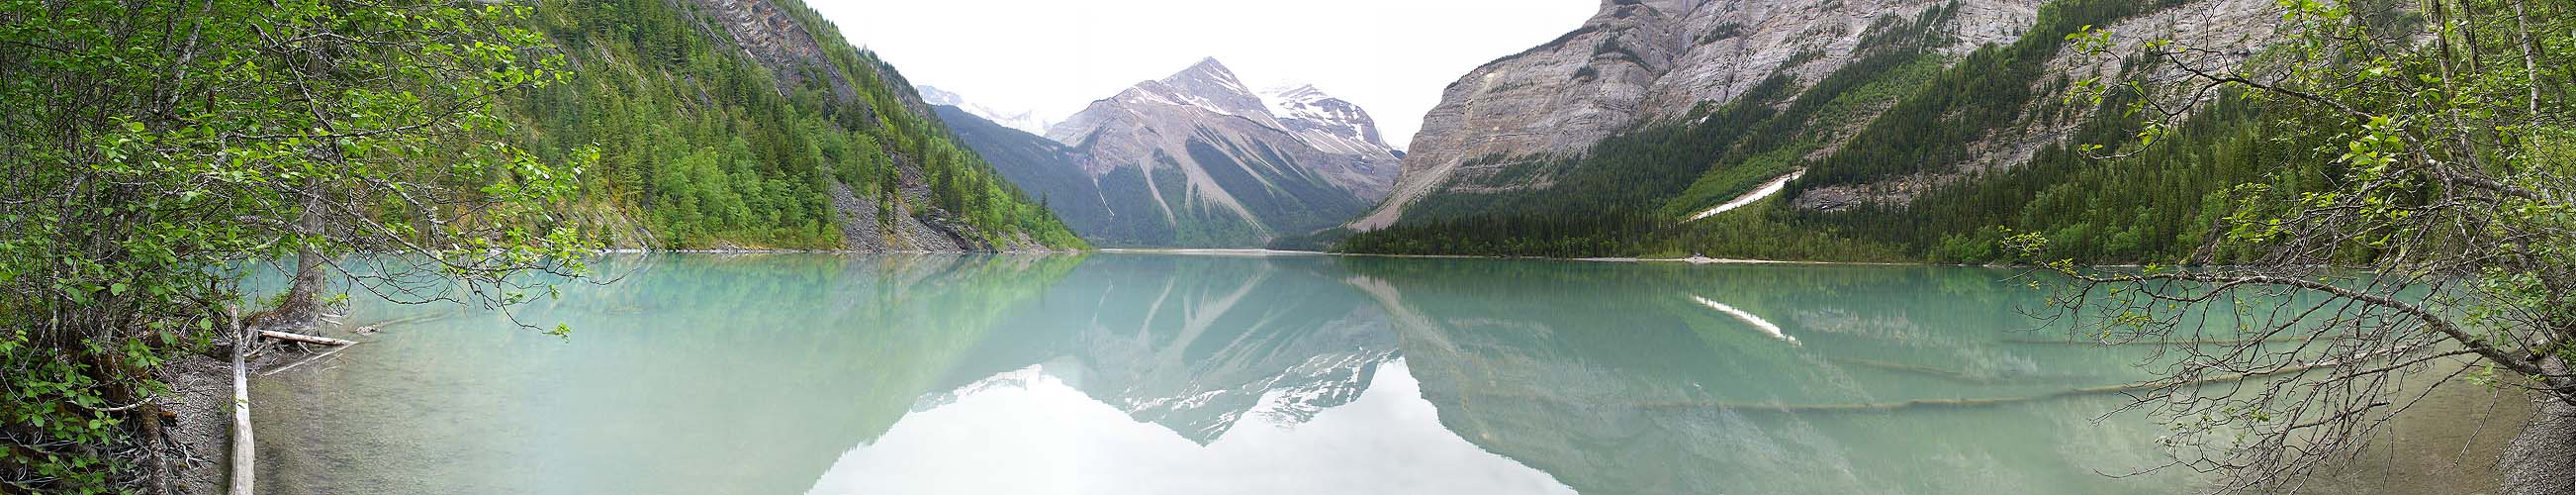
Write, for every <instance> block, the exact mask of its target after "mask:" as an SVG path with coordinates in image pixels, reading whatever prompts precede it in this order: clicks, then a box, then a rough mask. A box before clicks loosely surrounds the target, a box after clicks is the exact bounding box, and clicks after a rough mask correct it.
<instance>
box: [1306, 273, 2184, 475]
mask: <svg viewBox="0 0 2576 495" xmlns="http://www.w3.org/2000/svg"><path fill="white" fill-rule="evenodd" d="M1345 266H1349V267H1351V269H1352V271H1353V272H1355V273H1356V274H1357V275H1356V276H1354V277H1351V282H1352V285H1354V286H1356V287H1360V288H1361V289H1362V290H1363V291H1365V292H1368V293H1370V294H1372V295H1373V296H1374V297H1376V298H1377V299H1378V301H1379V302H1380V303H1382V304H1384V305H1385V306H1386V307H1387V308H1388V309H1389V311H1390V313H1391V314H1393V315H1395V317H1394V318H1393V320H1394V321H1396V322H1398V332H1399V333H1400V334H1402V335H1403V345H1404V350H1405V354H1406V356H1407V360H1408V362H1409V363H1411V367H1412V369H1413V371H1414V375H1415V376H1416V377H1418V378H1420V379H1421V380H1422V382H1423V389H1424V395H1425V396H1426V397H1427V398H1430V399H1431V400H1432V401H1433V402H1434V403H1435V404H1438V405H1439V406H1440V410H1441V419H1442V422H1443V423H1444V424H1447V425H1449V426H1450V427H1451V428H1453V429H1455V430H1457V431H1458V432H1459V433H1460V434H1461V435H1462V436H1464V437H1466V438H1468V439H1470V440H1472V441H1475V442H1476V443H1478V444H1480V445H1483V446H1485V447H1486V448H1488V449H1490V450H1492V451H1494V452H1496V453H1500V454H1503V455H1505V456H1507V457H1511V458H1514V459H1517V460H1520V461H1522V462H1525V463H1528V464H1530V465H1532V466H1534V467H1538V468H1540V469H1542V470H1545V471H1548V472H1549V473H1551V474H1554V475H1556V476H1557V477H1558V478H1559V479H1560V480H1563V481H1565V482H1567V483H1568V484H1570V485H1572V486H1574V487H1576V488H1577V489H1578V490H1584V491H1587V492H1608V493H1691V492H1711V491H1718V490H1724V491H1742V492H1750V493H2057V492H2084V493H2121V492H2126V491H2142V492H2158V493H2160V492H2165V491H2169V490H2162V489H2159V488H2163V486H2161V485H2163V484H2165V483H2170V482H2171V480H2169V479H2134V480H2126V481H2114V480H2110V479H2107V478H2103V477H2100V476H2099V475H2097V474H2095V471H2094V470H2095V469H2102V470H2105V471H2118V470H2120V469H2122V468H2124V467H2129V466H2139V465H2153V464H2154V463H2155V462H2156V461H2158V460H2160V459H2161V457H2160V456H2161V451H2159V450H2157V449H2156V448H2155V445H2154V444H2153V443H2152V440H2153V439H2154V438H2155V435H2154V432H2153V431H2151V430H2149V429H2147V428H2145V427H2144V425H2141V424H2138V423H2136V422H2128V421H2112V422H2107V423H2102V424H2095V423H2093V422H2092V421H2091V419H2092V418H2094V417H2095V416H2097V415H2099V414H2101V413H2102V412H2104V411H2107V410H2109V409H2110V408H2111V406H2113V405H2115V404H2113V403H2109V402H2106V401H2102V400H2097V399H2093V398H2086V397H2059V398H2057V399H2054V400H2044V401H2020V402H2016V403H2011V404H1984V405H1985V406H1988V407H1975V408H1949V409H1926V410H1905V411H1867V410H1846V411H1820V410H1819V411H1805V412H1793V411H1782V410H1781V409H1782V408H1778V407H1770V408H1754V407H1739V406H1743V405H1751V404H1790V405H1793V407H1791V408H1792V409H1795V408H1811V409H1812V408H1818V407H1817V406H1826V407H1831V406H1837V405H1842V406H1850V405H1870V404H1885V403H1903V402H1904V401H1931V400H1955V399H1958V398H1962V397H1966V398H1971V399H1974V398H2011V397H2023V396H2031V395H2046V394H2055V393H2062V392H2066V391H2070V390H2073V389H2075V388H2078V387H2083V386H2098V385H2104V384H2112V383H2120V382H2119V381H2117V380H2118V379H2117V378H2114V377H2118V376H2121V375H2125V374H2136V373H2135V372H2133V371H2125V370H2123V369H2106V368H2121V366H2120V365H2119V364H2118V362H2119V361H2118V360H2111V361H2110V362H2109V363H2106V362H2105V359H2104V358H2105V357H2108V356H2109V355H2111V354H2116V353H2120V352H2127V351H2111V350H2103V349H2075V348H2049V347H2045V346H2015V345H2011V344H2007V343H2004V342H2001V340H2002V339H2003V338H2005V337H2008V336H2010V335H2012V334H2011V333H2010V332H2008V329H2013V328H2020V327H2021V326H2027V324H2020V320H2019V316H2018V313H2017V312H2016V311H2015V309H2017V308H2016V305H2017V304H2021V303H2023V302H2034V303H2035V301H2029V300H2027V298H2026V296H2019V295H2016V294H2014V293H2012V292H2009V291H2008V289H2006V287H2009V286H2006V285H2004V284H1999V283H1995V280H2000V279H2001V278H2003V275H2005V274H2008V272H2000V271H1988V270H1974V269H1938V268H1891V267H1804V266H1801V267H1682V266H1659V265H1651V264H1644V265H1640V264H1630V265H1616V264H1571V263H1545V262H1503V261H1489V260H1367V259H1354V260H1349V261H1348V262H1346V263H1345ZM1676 293H1679V294H1685V295H1687V297H1678V296H1675V295H1674V294H1676ZM1700 298H1704V299H1707V300H1709V301H1716V302H1719V303H1721V304H1725V305H1727V306H1728V307H1733V308H1737V309H1738V310H1740V311H1742V312H1744V313H1747V314H1751V315H1755V316H1756V317H1757V318H1762V319H1763V320H1765V321H1769V322H1773V323H1774V324H1776V325H1779V326H1781V327H1782V332H1783V333H1784V334H1786V335H1794V336H1796V337H1797V338H1798V339H1799V342H1800V343H1802V344H1803V345H1799V346H1791V345H1786V343H1785V342H1783V341H1781V340H1779V339H1778V338H1777V337H1775V336H1774V335H1772V334H1770V333H1769V332H1767V331H1763V330H1762V329H1759V328H1758V327H1756V326H1754V325H1752V324H1749V323H1747V322H1746V321H1745V320H1744V319H1742V318H1740V317H1739V316H1738V315H1734V314H1731V313H1729V312H1724V311H1717V310H1712V309H1711V308H1710V307H1708V306H1707V305H1704V304H1700V303H1699V302H1698V299H1700ZM1776 315H1787V316H1785V317H1780V316H1776ZM1766 316H1768V317H1766ZM2016 324H2020V326H2016ZM1861 359H1866V360H1871V361H1872V362H1878V363H1883V364H1891V365H1892V366H1911V367H1918V368H1923V369H1938V370H1944V372H1945V373H1950V374H1953V375H1958V376H1960V377H1976V378H1979V379H1977V380H1957V379H1942V377H1937V376H1927V375H1930V374H1931V373H1926V372H1924V371H1923V369H1916V370H1903V369H1888V367H1873V366H1861V365H1854V364H1851V363H1850V362H1849V361H1850V360H1861ZM1898 363H1901V364H1898ZM1981 367H1982V368H1981ZM1953 369H1955V370H1961V371H1956V372H1950V371H1946V370H1953ZM1967 370H1980V371H1973V372H1972V371H1967ZM1982 370H1996V371H1992V372H1987V371H1982ZM2007 370H2009V371H2007ZM2043 374H2048V376H2043ZM2087 382H2090V383H2087ZM1851 409H1867V408H1865V407H1862V408H1851ZM2069 440H2074V441H2081V442H2089V443H2086V444H2085V446H2084V447H2082V448H2080V449H2069V448H2067V447H2066V446H2064V445H2063V444H2064V443H2065V442H2067V441H2069ZM2071 450H2072V451H2071Z"/></svg>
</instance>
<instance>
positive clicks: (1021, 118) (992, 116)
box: [915, 85, 1064, 134]
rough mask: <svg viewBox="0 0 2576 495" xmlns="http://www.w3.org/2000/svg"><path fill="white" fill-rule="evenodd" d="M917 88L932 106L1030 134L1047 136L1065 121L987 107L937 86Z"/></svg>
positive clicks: (1060, 117) (1026, 111)
mask: <svg viewBox="0 0 2576 495" xmlns="http://www.w3.org/2000/svg"><path fill="white" fill-rule="evenodd" d="M915 88H916V89H919V90H921V99H922V100H923V101H927V102H929V103H930V104H932V105H944V106H952V107H957V108H958V109H960V110H965V111H966V112H967V113H972V114H975V116H976V117H979V118H982V119H984V120H989V121H993V123H995V124H1001V125H1002V126H1004V127H1009V128H1012V129H1019V130H1021V131H1026V132H1028V133H1030V134H1045V133H1046V131H1047V128H1048V127H1053V126H1055V123H1057V122H1063V121H1064V116H1063V115H1054V114H1048V113H1046V112H1042V111H1038V110H1032V109H1025V108H1023V109H1007V108H997V107H993V106H991V105H985V104H983V103H978V102H976V101H974V100H971V99H968V98H966V95H961V94H957V93H955V92H951V91H948V90H944V89H939V88H938V87H937V86H930V85H922V86H916V87H915Z"/></svg>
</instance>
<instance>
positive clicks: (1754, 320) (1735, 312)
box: [1691, 296, 1798, 344]
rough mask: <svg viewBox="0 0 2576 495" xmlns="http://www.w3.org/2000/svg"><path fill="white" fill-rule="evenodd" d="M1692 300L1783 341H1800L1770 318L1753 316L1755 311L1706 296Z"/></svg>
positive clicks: (1791, 342)
mask: <svg viewBox="0 0 2576 495" xmlns="http://www.w3.org/2000/svg"><path fill="white" fill-rule="evenodd" d="M1691 300H1693V301H1699V304H1700V305H1701V306H1708V309H1714V310H1718V311H1719V312H1723V313H1726V314H1728V315H1731V316H1734V317H1735V319H1738V320H1744V323H1747V324H1751V325H1753V328H1758V329H1761V330H1762V333H1767V334H1771V338H1775V339H1780V341H1781V342H1788V343H1790V344H1797V343H1798V338H1797V337H1791V336H1789V333H1788V332H1782V331H1780V326H1779V325H1773V324H1771V321H1770V320H1764V319H1762V317H1760V316H1753V313H1746V312H1744V310H1741V309H1735V307H1734V306H1728V305H1726V304H1725V303H1720V302H1717V301H1711V300H1708V298H1705V297H1699V296H1691Z"/></svg>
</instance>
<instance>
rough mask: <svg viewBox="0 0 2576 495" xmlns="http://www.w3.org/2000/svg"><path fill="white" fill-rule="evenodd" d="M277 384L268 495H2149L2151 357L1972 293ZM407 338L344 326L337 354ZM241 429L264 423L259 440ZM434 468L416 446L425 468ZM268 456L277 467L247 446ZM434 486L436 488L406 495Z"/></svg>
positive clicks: (688, 274)
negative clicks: (2074, 337)
mask: <svg viewBox="0 0 2576 495" xmlns="http://www.w3.org/2000/svg"><path fill="white" fill-rule="evenodd" d="M609 264H610V265H612V267H614V268H616V269H620V270H633V275H632V276H630V277H629V278H628V279H627V280H625V281H623V282H621V283H619V284H616V285H612V286H607V287H588V286H581V287H568V288H567V291H566V294H565V297H564V299H563V300H562V301H560V302H553V303H547V304H543V305H540V306H538V307H533V308H530V309H529V310H528V311H526V312H524V313H522V314H521V315H520V316H521V319H523V320H528V321H534V322H557V321H560V322H566V323H570V324H572V325H573V326H574V327H575V328H576V329H577V330H576V333H575V334H574V336H573V337H572V338H571V339H570V341H569V342H565V341H559V340H555V339H553V338H551V337H544V336H532V335H530V334H528V333H527V332H524V331H517V330H512V329H511V328H509V327H508V326H507V325H506V321H505V320H501V319H499V318H498V317H497V316H488V315H485V316H465V317H451V318H444V319H437V320H430V321H427V322H422V323H415V324H411V325H408V326H401V327H395V328H389V329H388V330H387V332H386V333H385V334H382V335H380V336H378V337H376V339H375V340H376V341H375V342H371V343H369V344H367V345H362V346H358V347H356V348H353V349H351V350H350V351H348V352H346V353H344V354H348V356H345V357H343V358H341V360H342V362H340V363H337V364H333V365H319V366H315V367H314V369H313V370H309V371H297V372H289V373H285V374H279V375H275V376H271V377H265V378H262V379H261V380H260V382H261V383H259V384H258V385H257V386H255V387H254V393H255V395H257V397H255V399H254V400H255V401H258V402H259V403H262V404H279V406H277V407H274V408H271V409H264V410H263V411H264V412H267V411H273V412H268V413H267V414H265V415H263V416H260V424H259V427H260V428H262V430H261V432H262V439H263V440H268V439H270V438H276V439H277V440H274V441H271V442H262V445H263V447H264V448H265V450H264V451H263V452H262V459H261V461H262V463H261V467H262V468H263V469H264V472H263V473H262V475H263V476H264V477H263V482H271V480H275V481H274V482H275V483H277V484H276V485H273V486H279V487H283V489H288V490H292V491H300V492H363V493H455V492H509V493H530V492H534V493H799V492H802V493H1208V492H1222V493H1480V494H1481V493H1565V492H1581V493H1608V494H1619V493H1819V494H1823V493H1833V494H1845V493H1863V494H1868V493H1886V494H1900V493H1901V494H1946V493H1959V494H1969V493H1978V494H1984V493H2112V494H2117V493H2174V492H2178V491H2188V487H2187V485H2185V484H2186V483H2187V482H2188V481H2189V480H2188V479H2184V478H2181V477H2180V476H2179V475H2158V476H2146V477H2130V478H2117V479H2115V478H2111V477H2106V476H2103V475H2102V474H2100V473H2105V472H2110V473H2117V472H2125V471H2128V470H2132V469H2138V468H2143V467H2149V466H2153V465H2156V464H2158V463H2160V462H2161V461H2162V460H2163V459H2164V457H2163V456H2164V454H2163V452H2162V451H2161V450H2159V449H2158V448H2156V446H2155V444H2154V441H2155V439H2156V435H2157V434H2158V433H2159V430H2158V429H2157V428H2155V427H2153V425H2151V424H2148V423H2147V422H2145V421H2142V420H2139V419H2138V418H2134V417H2129V416H2121V415H2113V416H2109V417H2107V418H2103V419H2102V420H2100V421H2098V422H2097V421H2096V418H2097V417H2101V416H2102V414H2103V413H2105V412H2106V411H2110V410H2111V409H2113V408H2114V407H2115V406H2117V405H2118V404H2119V402H2117V401H2116V399H2115V398H2075V399H2062V400H2048V401H2036V402H2025V403H2012V404H2004V405H1996V406H1990V407H1969V408H1940V409H1899V410H1879V411H1838V412H1814V411H1809V412H1789V411H1786V410H1783V409H1782V408H1780V407H1778V406H1781V405H1837V404H1844V405H1848V404H1888V403H1896V402H1902V401H1907V400H1917V399H1948V398H1979V397H2020V396H2031V395H2039V394H2045V393H2049V392H2053V391H2061V390H2066V389H2070V388H2074V387H2085V386H2096V385H2104V384H2111V383H2122V382H2128V381H2136V380H2140V379H2144V378H2147V376H2146V375H2144V374H2142V373H2140V372H2138V371H2137V370H2135V369H2133V368H2132V366H2131V364H2133V363H2136V362H2138V361H2139V359H2141V358H2142V357H2144V356H2143V355H2142V354H2141V352H2140V351H2132V350H2126V349H2117V350H2115V349H2102V348H2092V347H2084V346H2064V345H2032V344H2030V343H2028V342H2027V341H2028V340H2031V339H2032V337H2034V336H2033V335H2029V334H2021V333H2015V332H2013V331H2012V330H2014V329H2020V328H2024V327H2027V326H2030V325H2032V323H2031V322H2029V321H2028V320H2026V319H2024V318H2022V317H2021V316H2020V315H2019V313H2017V312H2016V311H2015V310H2017V309H2023V308H2027V307H2031V306H2033V305H2036V304H2037V303H2038V300H2037V299H2036V298H2037V297H2038V294H2035V293H2031V292H2029V291H2027V290H2016V286H2012V285H2010V284H2006V283H2003V282H2001V280H2003V279H2004V278H2006V277H2008V276H2009V275H2011V274H2010V273H2009V272H2003V271H1993V270H1983V269H1972V268H1926V267H1846V266H1687V265H1680V264H1669V265H1667V264H1635V263H1629V264H1619V263H1578V262H1558V261H1530V260H1448V259H1388V258H1344V257H1328V256H1203V255H1168V254H1124V253H1121V254H1092V255H1081V256H1049V257H1022V256H981V257H978V256H967V257H959V256H829V255H765V256H697V255H688V256H655V257H651V258H630V259H619V260H612V261H611V262H610V263H609ZM406 311H429V310H427V309H422V308H360V313H361V315H362V316H361V317H360V318H359V319H360V320H361V321H370V320H379V319H385V318H393V317H398V316H400V314H401V313H403V312H406ZM264 407H265V406H264ZM433 431H434V432H435V433H431V432H433ZM272 432H275V433H272ZM423 460H427V461H429V462H422V461H423Z"/></svg>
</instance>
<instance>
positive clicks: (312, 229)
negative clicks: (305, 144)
mask: <svg viewBox="0 0 2576 495" xmlns="http://www.w3.org/2000/svg"><path fill="white" fill-rule="evenodd" d="M324 194H326V193H325V192H324V191H323V190H322V184H321V183H319V182H308V183H306V184H305V186H304V192H303V195H304V208H303V210H304V211H303V212H302V213H300V214H298V215H297V216H296V220H295V222H296V225H295V229H296V231H297V234H299V235H302V236H304V237H305V243H306V244H308V245H309V244H311V243H313V242H315V240H317V239H319V238H320V237H321V236H322V235H323V232H322V229H323V228H324V226H323V224H322V215H323V210H322V208H323V205H322V196H323V195H324ZM327 263H328V262H327V260H324V259H323V258H322V253H320V252H317V251H314V250H313V248H312V247H309V246H308V247H304V248H301V249H298V250H296V252H295V285H294V286H293V287H289V288H288V289H287V290H286V298H285V299H284V300H281V301H279V302H278V304H277V308H275V309H274V310H273V312H272V313H270V317H269V318H265V319H262V321H261V325H259V326H261V327H264V328H283V329H305V328H313V327H316V326H320V323H321V319H322V302H321V299H320V294H321V293H322V290H323V288H324V287H326V286H327V285H328V284H327V283H326V282H327V281H326V280H324V277H323V272H324V269H325V268H326V265H327Z"/></svg>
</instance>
